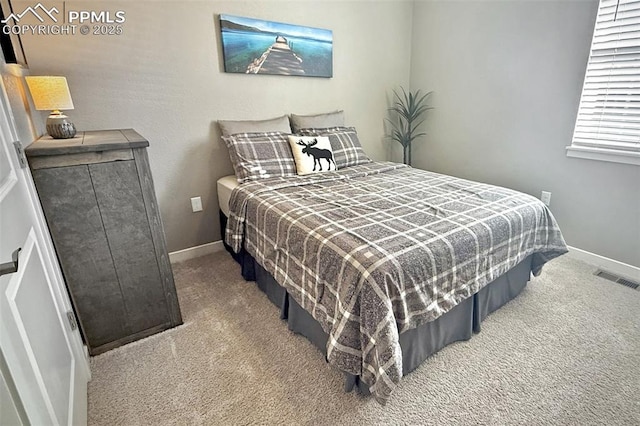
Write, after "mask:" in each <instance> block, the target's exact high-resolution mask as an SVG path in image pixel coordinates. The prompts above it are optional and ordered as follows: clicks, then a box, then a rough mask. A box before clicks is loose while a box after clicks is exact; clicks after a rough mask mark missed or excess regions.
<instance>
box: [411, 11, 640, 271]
mask: <svg viewBox="0 0 640 426" xmlns="http://www.w3.org/2000/svg"><path fill="white" fill-rule="evenodd" d="M597 5H598V2H597V1H596V0H592V1H565V0H558V1H480V2H478V1H456V2H446V1H429V2H422V1H419V2H416V4H415V11H414V24H413V44H412V55H411V58H412V64H411V87H412V89H414V90H415V89H418V88H421V89H423V90H427V91H428V90H434V91H435V95H434V97H433V98H432V103H433V105H434V106H435V108H436V109H435V110H433V111H432V113H431V115H430V118H429V120H428V126H427V130H428V132H429V135H428V137H427V138H425V139H424V140H420V141H416V143H415V146H414V151H413V158H414V165H415V166H418V167H422V168H426V169H430V170H434V171H437V172H441V173H446V174H451V175H456V176H461V177H465V178H469V179H474V180H478V181H483V182H488V183H493V184H498V185H503V186H507V187H510V188H515V189H518V190H521V191H524V192H527V193H530V194H532V195H535V196H538V197H539V196H540V191H542V190H547V191H551V192H552V199H551V210H552V211H553V213H554V215H555V217H556V218H557V220H558V222H559V224H560V227H561V229H562V231H563V234H564V236H565V238H566V240H567V242H568V244H570V245H573V246H575V247H578V248H581V249H583V250H587V251H590V252H593V253H596V254H599V255H602V256H605V257H609V258H612V259H616V260H618V261H621V262H625V263H628V264H631V265H634V266H637V267H640V167H637V166H632V165H624V164H617V163H606V162H599V161H592V160H583V159H575V158H567V157H566V154H565V147H566V146H567V145H569V144H570V143H571V136H572V132H573V126H574V123H575V118H576V113H577V109H578V102H579V99H580V91H581V88H582V80H583V77H584V72H585V66H586V61H587V58H588V55H589V46H590V42H591V35H592V32H593V24H594V21H595V15H596V10H597Z"/></svg>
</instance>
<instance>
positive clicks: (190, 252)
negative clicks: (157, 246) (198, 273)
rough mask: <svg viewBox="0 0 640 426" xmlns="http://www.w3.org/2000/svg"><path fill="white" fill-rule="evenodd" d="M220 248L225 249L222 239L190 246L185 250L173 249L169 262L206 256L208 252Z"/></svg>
mask: <svg viewBox="0 0 640 426" xmlns="http://www.w3.org/2000/svg"><path fill="white" fill-rule="evenodd" d="M220 250H224V245H223V244H222V240H219V241H214V242H212V243H207V244H202V245H201V246H194V247H189V248H186V249H184V250H178V251H172V252H171V253H169V262H171V263H176V262H182V261H184V260H189V259H194V258H196V257H200V256H206V255H207V254H211V253H215V252H217V251H220Z"/></svg>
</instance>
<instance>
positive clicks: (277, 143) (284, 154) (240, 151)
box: [222, 132, 296, 183]
mask: <svg viewBox="0 0 640 426" xmlns="http://www.w3.org/2000/svg"><path fill="white" fill-rule="evenodd" d="M222 140H223V141H224V142H225V144H227V148H229V157H231V164H233V170H234V171H235V173H236V178H237V179H238V182H240V183H243V182H248V181H251V180H256V179H267V178H271V177H277V176H285V177H286V176H296V163H295V161H294V159H293V153H292V152H291V147H290V146H289V139H288V138H287V134H286V133H281V132H264V133H237V134H235V135H231V136H223V137H222Z"/></svg>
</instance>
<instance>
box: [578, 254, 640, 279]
mask: <svg viewBox="0 0 640 426" xmlns="http://www.w3.org/2000/svg"><path fill="white" fill-rule="evenodd" d="M569 256H571V257H573V258H574V259H578V260H582V261H583V262H587V263H590V264H592V265H595V266H597V267H598V268H601V269H603V270H605V271H609V272H613V273H614V274H617V275H620V276H621V277H625V278H629V279H631V280H633V281H636V282H638V281H640V268H638V267H637V266H633V265H629V264H626V263H622V262H618V261H617V260H613V259H609V258H608V257H604V256H600V255H599V254H595V253H591V252H588V251H586V250H582V249H579V248H576V247H571V246H569Z"/></svg>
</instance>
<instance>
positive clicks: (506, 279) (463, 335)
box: [220, 212, 532, 394]
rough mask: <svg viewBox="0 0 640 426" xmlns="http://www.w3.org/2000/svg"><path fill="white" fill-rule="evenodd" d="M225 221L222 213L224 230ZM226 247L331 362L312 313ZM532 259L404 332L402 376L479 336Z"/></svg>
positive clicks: (524, 277) (348, 383)
mask: <svg viewBox="0 0 640 426" xmlns="http://www.w3.org/2000/svg"><path fill="white" fill-rule="evenodd" d="M226 219H227V218H226V217H225V216H224V214H223V213H222V212H220V222H221V225H222V227H221V229H223V230H224V229H225V225H226ZM225 247H226V248H227V250H228V251H229V252H230V253H231V254H232V256H233V257H234V259H235V260H236V261H238V263H240V266H241V268H242V276H243V277H244V278H245V279H246V280H247V281H255V282H256V283H257V286H258V288H259V289H260V290H262V291H263V292H264V293H265V294H266V296H267V297H268V298H269V300H270V301H271V302H272V303H273V304H274V305H276V306H277V307H278V308H279V309H280V317H281V318H282V319H283V320H286V321H287V324H288V327H289V329H290V330H291V331H293V332H294V333H297V334H301V335H303V336H305V337H306V338H307V339H308V340H309V341H311V343H313V344H314V345H315V346H316V347H317V348H318V349H319V350H320V351H321V352H322V354H323V355H324V356H325V359H326V356H327V339H328V335H327V334H326V333H325V332H324V330H323V329H322V327H320V324H319V323H318V322H317V321H316V320H315V319H314V318H313V317H312V316H311V314H309V313H308V312H307V311H305V310H304V309H303V308H302V307H301V306H300V305H299V304H298V303H297V302H296V301H295V300H294V299H293V298H292V297H290V296H289V294H288V293H287V292H286V290H285V289H284V288H283V287H282V286H280V284H278V283H277V282H276V280H275V279H274V278H273V277H272V276H271V274H270V273H269V272H268V271H266V270H265V269H264V268H262V266H260V264H258V262H256V260H255V259H254V258H253V257H252V256H251V255H250V254H249V253H247V252H246V251H245V250H244V249H243V250H241V252H240V253H233V252H232V251H231V249H230V247H229V246H227V245H226V244H225ZM531 258H532V256H529V257H527V258H526V259H525V260H523V261H522V262H520V263H519V264H518V265H516V266H515V267H513V268H512V269H511V270H509V271H508V272H507V273H506V274H504V275H502V276H501V277H499V278H497V279H496V280H494V281H492V282H491V283H489V284H488V285H486V286H485V287H484V288H482V290H480V291H479V292H477V293H476V294H474V295H473V296H472V297H470V298H468V299H466V300H465V301H464V302H462V303H460V304H459V305H457V306H456V307H455V308H453V309H452V310H451V311H449V312H447V313H446V314H444V315H442V316H441V317H439V318H438V319H436V320H435V321H432V322H429V323H426V324H423V325H421V326H419V327H417V328H414V329H411V330H408V331H406V332H405V333H402V334H401V335H400V347H401V348H402V369H403V375H406V374H408V373H410V372H411V371H413V370H415V369H416V368H417V367H418V366H419V365H420V364H421V363H422V362H423V361H424V360H425V359H427V357H429V356H430V355H432V354H434V353H436V352H438V351H439V350H440V349H442V348H444V347H445V346H447V345H449V344H451V343H454V342H457V341H461V340H469V339H470V338H471V336H472V335H473V334H474V333H479V332H480V323H481V322H482V321H483V320H484V319H485V318H486V317H487V315H489V314H490V313H492V312H494V311H495V310H497V309H499V308H500V307H501V306H503V305H504V304H506V303H507V302H509V301H510V300H512V299H514V298H515V297H516V296H518V294H520V292H521V291H522V290H523V289H524V287H525V286H526V285H527V282H528V281H529V278H530V275H531ZM345 376H346V380H345V390H346V391H347V392H349V391H351V390H352V389H353V388H354V387H357V388H358V389H359V390H360V391H361V392H362V393H364V394H369V389H368V386H367V385H366V383H364V382H362V381H361V380H360V378H359V377H358V376H353V375H351V374H347V373H345Z"/></svg>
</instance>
